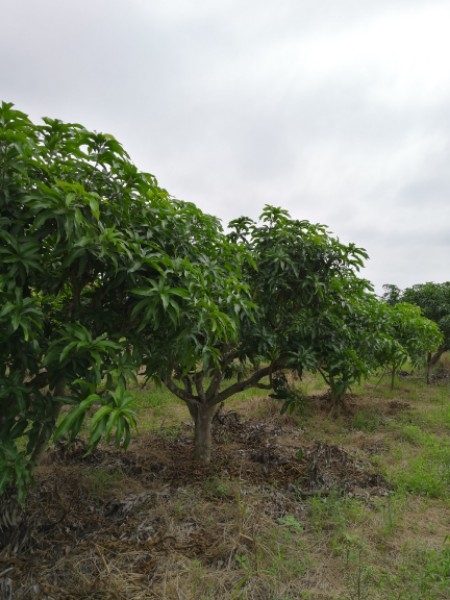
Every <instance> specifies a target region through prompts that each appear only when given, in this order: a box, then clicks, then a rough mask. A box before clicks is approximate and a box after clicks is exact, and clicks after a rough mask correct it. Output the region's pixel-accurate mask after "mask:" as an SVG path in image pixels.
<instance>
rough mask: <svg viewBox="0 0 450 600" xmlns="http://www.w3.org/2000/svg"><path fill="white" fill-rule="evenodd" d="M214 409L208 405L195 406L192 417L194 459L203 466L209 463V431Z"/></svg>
mask: <svg viewBox="0 0 450 600" xmlns="http://www.w3.org/2000/svg"><path fill="white" fill-rule="evenodd" d="M215 408H216V407H215V405H209V404H197V405H196V411H195V417H194V458H195V460H198V461H199V462H202V463H204V464H207V463H209V462H210V461H211V445H212V432H211V429H212V419H213V416H214V413H215ZM191 414H192V411H191Z"/></svg>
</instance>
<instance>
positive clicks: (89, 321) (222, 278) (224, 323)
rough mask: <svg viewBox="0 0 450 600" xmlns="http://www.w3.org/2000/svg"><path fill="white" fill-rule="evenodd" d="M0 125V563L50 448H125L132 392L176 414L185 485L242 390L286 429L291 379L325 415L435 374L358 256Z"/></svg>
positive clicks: (400, 307) (23, 121)
mask: <svg viewBox="0 0 450 600" xmlns="http://www.w3.org/2000/svg"><path fill="white" fill-rule="evenodd" d="M0 123H1V130H0V180H1V186H0V219H1V231H0V300H1V301H0V328H1V335H2V344H1V346H0V361H1V371H0V439H1V446H0V494H1V495H0V531H1V536H2V537H1V541H0V546H1V548H2V549H3V550H4V551H5V552H6V553H7V554H11V553H14V552H15V553H20V552H21V551H23V550H24V549H25V548H26V547H27V546H28V544H29V540H30V535H31V533H30V529H29V527H28V525H29V523H28V521H27V518H26V513H24V512H23V502H24V500H25V497H26V493H27V491H28V489H29V486H30V483H31V481H32V475H33V472H34V470H35V469H36V467H37V465H39V463H40V461H41V459H42V457H43V456H44V455H45V451H46V448H47V445H48V443H49V442H51V440H53V441H54V442H56V443H59V442H58V440H62V439H64V440H66V441H68V442H69V443H70V442H74V441H75V440H76V439H77V435H78V434H79V433H80V431H84V429H83V428H84V426H85V423H88V425H89V429H88V431H86V432H85V440H86V446H85V448H84V450H86V451H89V452H90V453H91V454H90V455H91V456H95V448H96V446H97V445H98V444H99V443H100V442H101V440H104V442H105V443H106V444H108V443H110V442H115V443H116V445H118V446H119V447H126V446H128V445H129V443H130V441H131V439H132V437H131V432H132V429H133V428H134V427H135V426H136V425H137V423H138V422H140V419H139V420H138V421H137V420H136V415H135V409H134V407H135V405H136V393H135V391H132V390H131V388H130V385H136V382H137V381H138V379H139V377H144V379H145V380H146V381H150V380H152V381H154V382H157V383H159V384H162V385H164V386H166V387H167V388H168V390H170V392H171V393H173V394H174V395H175V396H177V397H178V398H180V399H181V400H182V401H183V402H184V404H185V405H186V407H187V409H188V412H189V414H190V416H191V418H192V422H193V436H192V438H193V441H194V459H195V461H196V462H195V463H192V462H191V461H190V459H188V458H187V457H184V458H183V459H181V458H180V456H178V457H177V460H184V461H185V463H186V468H187V472H190V473H191V476H192V477H193V478H194V479H195V473H196V472H197V471H196V469H200V471H201V472H202V473H203V474H204V473H205V472H206V471H202V469H206V468H207V466H206V465H207V464H208V463H209V461H210V459H211V453H212V441H213V420H214V418H216V419H220V418H221V417H220V414H221V412H220V411H222V410H223V408H222V407H223V403H224V402H225V401H227V402H230V401H232V399H233V398H234V397H235V396H236V395H237V394H241V393H242V392H244V391H245V390H249V389H252V388H258V387H262V388H263V393H265V394H267V393H270V395H271V396H272V397H273V399H278V400H281V401H282V403H281V405H280V406H281V408H282V411H287V412H292V411H298V410H299V409H300V410H301V409H302V407H303V404H304V397H303V394H302V392H301V391H300V388H299V387H298V384H297V382H294V381H293V380H292V375H291V374H292V373H294V374H295V376H296V377H297V378H299V379H300V380H304V379H305V377H307V376H309V375H310V374H311V375H320V376H321V377H322V378H323V380H324V382H325V383H326V385H327V387H328V388H329V393H328V395H327V396H326V398H327V409H328V411H331V412H332V413H333V414H334V415H336V414H339V412H345V411H346V410H348V406H347V404H348V392H349V390H350V388H351V386H355V385H357V384H358V383H359V382H361V381H362V380H363V379H364V378H367V377H369V376H370V375H371V374H372V373H374V372H376V371H380V370H383V369H385V368H389V369H390V372H391V385H393V384H394V382H395V381H396V375H397V373H398V371H399V370H400V369H401V367H402V366H403V365H404V364H405V362H406V361H411V363H412V364H415V365H416V364H418V363H419V362H420V361H421V360H422V359H423V357H424V356H425V355H426V354H429V355H432V353H434V352H435V353H436V354H434V356H435V357H436V356H438V355H439V356H442V352H441V350H442V348H443V347H444V344H445V336H446V330H445V327H444V325H445V322H446V321H445V315H443V314H441V313H442V311H441V312H440V313H439V319H438V318H437V316H438V315H437V313H435V312H429V313H428V316H429V317H430V319H427V318H426V316H424V314H423V312H422V311H421V310H420V309H419V308H418V306H421V305H420V303H419V302H414V297H413V296H411V295H407V294H406V293H404V294H403V295H400V296H399V297H398V298H396V299H395V302H394V301H392V300H393V295H391V297H389V298H387V299H384V300H380V299H378V298H377V297H376V296H375V295H374V293H373V291H372V287H371V285H370V283H369V282H368V281H366V280H364V279H362V278H361V277H360V276H359V270H360V268H361V267H362V266H363V261H364V259H365V258H367V255H366V253H365V251H364V250H363V249H361V248H357V247H355V246H354V245H353V244H348V245H345V244H342V243H341V242H340V241H339V240H338V238H335V237H334V236H333V235H332V234H331V233H330V232H329V231H328V229H327V228H326V227H325V226H324V225H320V224H311V223H309V222H308V221H300V220H297V219H293V218H291V216H290V215H289V214H288V213H287V212H286V211H284V210H283V209H281V208H277V207H272V206H266V207H265V208H264V210H263V212H262V214H261V218H260V220H259V221H258V222H255V221H253V220H251V219H248V218H246V217H240V218H239V219H236V220H235V221H233V222H232V223H230V226H229V230H228V232H227V233H225V232H224V231H223V229H222V226H221V224H220V222H219V221H218V219H216V218H215V217H212V216H209V215H205V214H204V213H202V212H201V211H200V210H199V209H198V208H197V207H195V206H194V205H192V204H189V203H185V202H181V201H178V200H176V199H174V198H172V197H171V196H170V195H169V194H168V193H167V192H166V191H165V190H163V189H162V188H160V187H159V186H158V184H157V182H156V180H155V178H154V177H153V176H152V175H150V174H148V173H142V172H140V171H138V170H137V169H136V167H135V166H134V165H133V164H132V162H131V161H130V159H129V157H128V155H127V154H126V152H125V151H124V149H123V148H122V146H121V145H120V144H119V143H118V142H117V141H116V140H115V139H114V138H113V137H112V136H111V135H105V134H99V133H96V132H90V131H87V130H86V129H85V128H84V127H82V126H81V125H78V124H65V123H62V122H60V121H58V120H54V119H44V120H43V123H42V124H40V125H36V124H34V123H32V122H31V121H30V120H29V118H28V117H27V116H26V115H25V114H23V113H21V112H20V111H18V110H16V109H15V108H14V106H13V105H11V104H8V103H3V104H2V105H1V108H0ZM427 285H428V284H427ZM391 291H395V290H394V288H393V287H392V289H391ZM394 295H395V294H394ZM414 304H415V305H414ZM422 310H423V311H424V312H426V311H425V308H424V307H423V306H422ZM431 362H432V361H430V360H429V365H430V368H431V366H432V364H431ZM133 382H134V384H133ZM152 395H153V396H155V397H156V392H155V390H154V388H151V392H149V394H148V398H147V402H148V403H151V396H152ZM219 407H220V410H219V412H218V409H219ZM140 418H141V417H140ZM360 418H361V417H360ZM172 429H173V431H174V434H175V433H177V434H178V435H181V433H182V431H180V430H178V429H177V427H174V425H173V424H172ZM169 437H170V436H169ZM83 439H84V438H83ZM430 440H431V438H430ZM430 440H429V444H428V446H427V447H428V449H429V453H430V456H431V455H433V452H434V450H436V449H437V448H438V442H436V443H435V444H434V442H433V443H432V440H431V441H430ZM168 442H170V440H168ZM83 443H84V442H83ZM433 444H434V445H433ZM58 447H59V446H58ZM169 447H170V446H169ZM316 450H317V451H320V447H318V449H316ZM174 452H175V454H176V450H175V449H174ZM324 452H325V455H327V452H328V450H327V449H325V450H324ZM330 452H333V451H330ZM343 456H344V455H343ZM297 458H298V457H297ZM342 460H343V461H344V463H345V460H346V458H345V456H344V458H343V459H342ZM262 462H263V463H264V460H262ZM288 462H289V461H288ZM291 462H292V465H293V466H292V465H291V467H292V468H294V471H295V466H296V465H297V463H296V462H295V460H294V461H291ZM195 464H196V465H197V467H196V466H194V465H195ZM201 465H203V466H201ZM297 466H298V465H297ZM291 467H289V468H291ZM119 475H120V469H119ZM109 476H110V475H107V476H106V481H109V479H108V478H109ZM115 476H116V475H115V474H112V475H111V477H112V480H114V478H115ZM119 479H120V477H119ZM220 485H222V484H220ZM324 485H325V484H324ZM100 487H101V486H100ZM324 490H325V491H327V490H328V487H327V485H325V487H324V488H323V489H322V488H321V487H320V486H319V483H318V488H317V489H312V490H310V491H312V492H314V493H317V492H319V493H322V492H323V491H324ZM291 524H292V523H291ZM288 529H289V528H288ZM242 560H243V561H244V562H245V560H247V559H245V558H242ZM243 564H244V563H243ZM169 597H170V596H169Z"/></svg>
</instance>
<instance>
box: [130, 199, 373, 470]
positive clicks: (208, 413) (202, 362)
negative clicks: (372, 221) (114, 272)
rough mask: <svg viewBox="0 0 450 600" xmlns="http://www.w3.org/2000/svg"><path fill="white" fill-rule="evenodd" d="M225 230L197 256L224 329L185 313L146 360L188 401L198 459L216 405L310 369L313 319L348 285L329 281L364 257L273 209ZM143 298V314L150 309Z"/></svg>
mask: <svg viewBox="0 0 450 600" xmlns="http://www.w3.org/2000/svg"><path fill="white" fill-rule="evenodd" d="M230 228H231V232H230V233H229V234H228V236H227V238H224V237H223V236H219V238H220V239H219V241H218V243H217V244H215V245H214V251H213V252H211V249H209V250H208V254H207V256H203V257H202V256H201V248H197V249H196V251H199V252H200V254H198V255H197V257H196V261H198V262H200V263H202V261H204V262H205V264H207V265H208V267H209V268H208V270H207V271H205V276H206V277H207V281H208V286H209V289H210V292H211V295H212V299H213V301H214V303H215V306H217V307H218V310H219V312H220V314H221V315H225V316H226V318H227V320H226V322H227V323H228V324H229V325H230V326H231V330H230V332H228V334H227V332H226V331H225V329H224V327H219V326H217V324H216V325H215V326H211V325H208V324H207V323H206V321H205V319H210V314H211V312H210V311H208V313H206V314H205V319H202V320H200V321H198V319H197V317H196V315H192V316H191V315H190V313H189V311H187V312H186V313H185V314H183V316H182V317H181V323H182V325H183V326H182V327H181V329H180V335H179V336H178V337H172V336H171V335H170V333H168V335H167V336H163V337H162V338H161V340H160V344H158V345H155V344H153V345H152V348H151V351H150V350H149V353H148V357H147V370H148V374H149V375H152V374H153V373H157V374H158V375H159V376H160V377H161V379H162V381H163V382H164V383H165V385H166V386H167V387H168V388H169V389H170V390H171V391H172V392H173V393H174V394H175V395H177V396H178V397H179V398H181V399H182V400H184V401H185V402H186V404H187V406H188V409H189V411H190V413H191V415H192V417H193V419H194V423H195V442H194V446H195V456H196V457H197V458H198V459H199V460H201V461H203V462H208V461H209V460H210V459H211V421H212V417H213V415H214V412H215V410H216V409H217V406H218V405H219V404H221V403H223V402H225V401H226V400H227V399H229V398H230V397H232V396H233V395H235V394H237V393H238V392H240V391H242V390H244V389H247V388H249V387H252V386H256V385H258V384H259V383H260V382H261V380H263V379H264V378H266V377H268V378H269V382H270V383H271V384H272V385H275V383H274V382H275V379H276V374H277V373H278V372H279V371H280V370H282V369H296V370H297V371H298V372H299V373H301V372H302V371H303V370H304V369H314V368H317V366H318V360H319V353H318V339H319V335H320V327H319V326H318V322H319V319H320V317H321V316H322V315H323V314H324V312H325V311H326V310H332V307H333V305H334V304H335V303H336V302H341V301H342V299H343V296H342V294H343V293H344V289H345V286H341V289H340V288H339V286H338V285H337V283H336V282H337V281H341V280H342V279H346V280H352V279H353V278H356V271H357V269H358V268H359V267H360V266H361V265H362V260H363V258H364V257H365V252H364V251H363V250H361V249H359V248H356V247H355V246H353V245H349V246H346V245H343V244H341V243H340V242H339V241H338V240H337V239H335V238H333V237H332V236H331V235H330V234H329V232H328V231H327V229H326V228H325V227H324V226H322V225H313V224H311V223H309V222H308V221H298V220H295V219H292V218H291V217H290V216H289V214H288V213H287V212H286V211H284V210H282V209H279V208H275V207H271V206H266V207H265V209H264V211H263V213H262V216H261V221H260V222H259V223H255V222H253V221H252V220H251V219H248V218H244V217H243V218H240V219H237V220H236V221H233V222H232V223H231V224H230ZM216 239H217V238H216ZM237 282H239V283H237ZM365 285H366V284H363V287H364V286H365ZM339 289H340V291H339ZM148 294H149V296H148V297H144V298H143V299H142V304H141V305H140V308H139V310H140V311H141V312H142V313H143V312H144V311H145V310H146V305H148V306H151V294H152V292H151V290H149V291H148ZM216 323H219V321H218V320H216ZM205 325H207V327H205ZM167 327H169V329H170V327H171V325H170V323H169V322H167ZM143 328H144V324H143ZM230 334H233V335H230ZM166 339H171V340H173V342H172V343H167V342H166V341H165V340H166ZM186 357H189V358H190V367H189V368H186V365H187V364H188V363H189V361H187V360H186ZM158 360H159V361H160V363H159V364H158ZM182 363H183V364H184V365H185V367H184V368H183V366H182ZM232 376H234V377H232Z"/></svg>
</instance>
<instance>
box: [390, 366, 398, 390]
mask: <svg viewBox="0 0 450 600" xmlns="http://www.w3.org/2000/svg"><path fill="white" fill-rule="evenodd" d="M396 374H397V369H396V368H395V367H392V371H391V390H393V389H394V387H395V376H396Z"/></svg>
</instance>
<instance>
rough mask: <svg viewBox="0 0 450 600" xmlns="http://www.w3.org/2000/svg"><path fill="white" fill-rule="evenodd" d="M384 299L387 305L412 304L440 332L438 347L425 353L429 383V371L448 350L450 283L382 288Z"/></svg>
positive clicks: (449, 344)
mask: <svg viewBox="0 0 450 600" xmlns="http://www.w3.org/2000/svg"><path fill="white" fill-rule="evenodd" d="M384 289H385V294H384V299H385V300H386V302H387V303H388V304H391V305H395V304H397V303H399V302H405V303H409V304H414V305H415V306H418V307H420V308H421V310H422V314H423V316H424V317H426V318H427V319H430V320H431V321H434V323H436V324H437V326H438V327H439V331H440V332H441V342H440V344H439V346H438V347H434V348H433V350H432V351H429V352H428V353H427V373H426V379H427V382H428V383H430V381H431V370H432V368H433V366H434V365H436V364H437V363H438V361H439V359H440V358H441V356H442V355H443V354H444V352H447V351H448V350H450V282H449V281H445V282H443V283H433V282H427V283H420V284H416V285H413V286H411V287H408V288H406V289H404V290H400V289H399V288H398V287H397V286H395V285H392V284H386V285H385V286H384Z"/></svg>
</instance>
